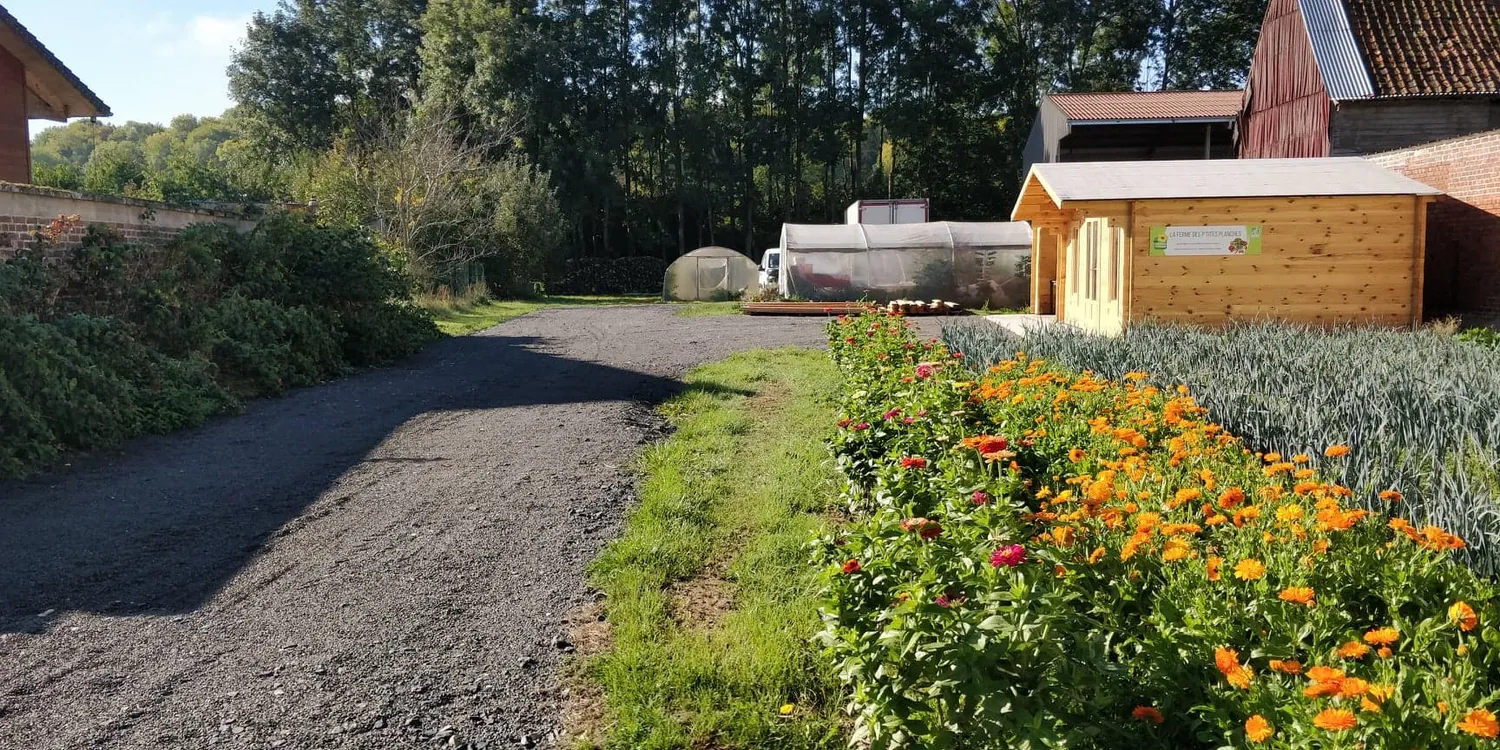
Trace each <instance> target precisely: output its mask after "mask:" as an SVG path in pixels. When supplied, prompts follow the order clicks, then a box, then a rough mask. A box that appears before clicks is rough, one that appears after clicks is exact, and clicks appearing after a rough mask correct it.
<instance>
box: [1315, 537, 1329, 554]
mask: <svg viewBox="0 0 1500 750" xmlns="http://www.w3.org/2000/svg"><path fill="white" fill-rule="evenodd" d="M1327 551H1328V540H1327V539H1319V540H1318V541H1316V542H1313V552H1316V553H1318V554H1320V555H1321V554H1323V553H1324V552H1327Z"/></svg>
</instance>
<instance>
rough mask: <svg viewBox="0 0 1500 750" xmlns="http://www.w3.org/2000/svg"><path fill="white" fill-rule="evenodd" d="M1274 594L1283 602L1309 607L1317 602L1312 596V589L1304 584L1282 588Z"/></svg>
mask: <svg viewBox="0 0 1500 750" xmlns="http://www.w3.org/2000/svg"><path fill="white" fill-rule="evenodd" d="M1276 596H1277V598H1278V599H1280V600H1282V601H1284V602H1291V603H1293V604H1301V605H1303V606H1306V607H1311V606H1313V605H1314V604H1317V601H1316V600H1315V599H1314V598H1313V590H1312V589H1310V588H1308V587H1306V586H1292V587H1291V588H1285V589H1282V590H1281V593H1280V594H1277V595H1276Z"/></svg>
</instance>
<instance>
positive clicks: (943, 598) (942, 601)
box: [933, 594, 967, 607]
mask: <svg viewBox="0 0 1500 750" xmlns="http://www.w3.org/2000/svg"><path fill="white" fill-rule="evenodd" d="M965 598H967V597H965V596H964V595H963V594H954V595H953V596H949V595H947V594H938V597H937V599H934V600H933V601H934V602H935V603H936V604H937V605H938V606H939V607H953V606H957V605H959V604H963V603H964V599H965Z"/></svg>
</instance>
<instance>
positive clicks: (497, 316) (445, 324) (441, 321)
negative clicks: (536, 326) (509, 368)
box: [424, 295, 661, 336]
mask: <svg viewBox="0 0 1500 750" xmlns="http://www.w3.org/2000/svg"><path fill="white" fill-rule="evenodd" d="M660 301H661V298H659V297H644V296H641V297H611V296H604V295H555V296H549V297H541V298H538V299H511V300H489V299H487V300H483V301H481V302H477V303H474V304H464V303H451V304H443V303H440V302H432V303H427V304H425V305H424V306H425V307H426V308H427V309H428V310H429V311H431V312H432V316H433V319H435V320H436V321H437V326H438V330H441V331H442V332H443V333H446V334H448V335H449V336H462V335H464V334H466V333H473V332H475V331H482V330H484V329H486V328H490V327H493V326H497V325H500V324H501V323H504V322H505V321H507V320H510V319H512V318H519V317H521V316H522V315H525V314H527V313H532V312H536V311H537V310H541V309H544V308H548V307H578V306H585V305H640V304H650V303H653V302H660Z"/></svg>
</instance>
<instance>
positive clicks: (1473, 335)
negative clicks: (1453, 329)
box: [1454, 328, 1500, 348]
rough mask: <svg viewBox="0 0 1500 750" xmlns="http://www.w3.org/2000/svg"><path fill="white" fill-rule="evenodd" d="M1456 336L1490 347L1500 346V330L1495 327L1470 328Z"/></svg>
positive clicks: (1462, 339)
mask: <svg viewBox="0 0 1500 750" xmlns="http://www.w3.org/2000/svg"><path fill="white" fill-rule="evenodd" d="M1454 338H1456V339H1458V340H1459V341H1466V342H1468V343H1470V344H1479V345H1480V346H1487V347H1490V348H1497V347H1500V331H1496V330H1495V329H1493V328H1468V329H1465V330H1463V331H1460V332H1459V333H1458V334H1456V335H1455V336H1454Z"/></svg>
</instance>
